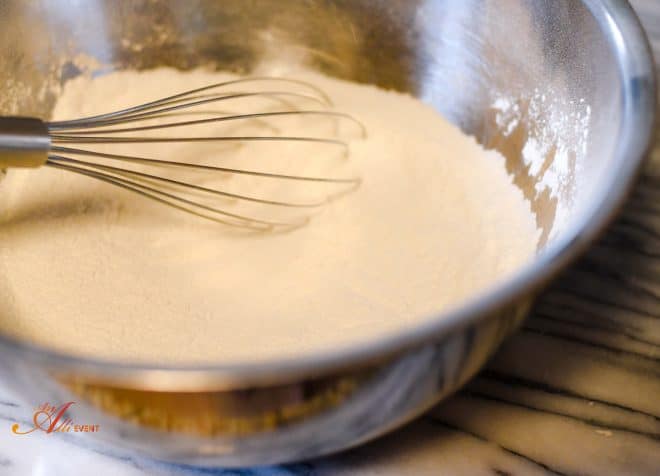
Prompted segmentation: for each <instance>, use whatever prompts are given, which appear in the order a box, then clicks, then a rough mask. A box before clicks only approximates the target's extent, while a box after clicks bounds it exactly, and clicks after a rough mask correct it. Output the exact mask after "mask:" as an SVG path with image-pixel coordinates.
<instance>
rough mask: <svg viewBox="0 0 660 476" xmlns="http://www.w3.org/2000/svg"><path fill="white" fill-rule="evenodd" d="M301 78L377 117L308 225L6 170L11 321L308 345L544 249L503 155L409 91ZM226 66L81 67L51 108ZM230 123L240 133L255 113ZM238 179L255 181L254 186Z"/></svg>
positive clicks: (432, 305) (99, 349) (3, 217)
mask: <svg viewBox="0 0 660 476" xmlns="http://www.w3.org/2000/svg"><path fill="white" fill-rule="evenodd" d="M298 77H300V75H298ZM302 77H304V78H305V79H307V80H309V81H311V82H313V83H314V84H315V85H317V86H319V87H321V88H322V89H324V90H325V91H326V92H327V93H328V95H329V96H330V97H331V98H332V99H333V100H334V102H335V105H336V109H337V110H340V111H343V112H348V113H350V114H352V115H354V116H355V117H357V118H359V119H360V120H361V121H362V122H363V123H364V124H365V125H366V127H367V129H368V131H369V135H368V138H367V139H366V140H359V139H357V138H353V139H352V140H351V142H350V156H349V158H348V160H342V159H334V160H335V161H337V160H338V162H337V163H338V164H339V165H336V167H338V171H339V172H341V173H345V174H349V175H350V174H357V175H359V176H361V177H362V179H363V182H362V185H361V187H360V188H359V189H358V190H356V191H354V192H353V193H351V194H349V195H347V196H345V197H342V198H341V199H339V200H335V201H333V202H332V203H330V204H328V205H327V206H325V207H323V208H322V209H321V210H320V211H319V212H318V213H316V214H315V216H313V218H312V220H311V222H310V223H309V224H308V225H306V226H304V227H302V228H300V229H297V230H294V231H291V232H288V233H253V234H249V233H247V234H246V233H237V232H236V230H231V229H228V228H227V227H223V226H221V225H217V224H213V223H210V222H206V221H202V220H199V219H197V218H195V217H189V216H186V215H183V214H181V213H179V212H176V211H172V210H170V209H168V208H166V207H163V206H161V205H158V204H156V203H153V202H151V201H149V200H147V199H144V198H141V197H139V196H137V195H134V194H132V193H130V192H127V191H123V190H121V189H118V188H116V187H112V186H110V185H107V184H104V183H101V182H98V181H95V180H92V179H89V178H85V177H80V176H76V175H74V174H70V173H65V172H62V171H58V170H53V169H47V168H42V169H39V170H10V171H8V172H7V175H6V176H5V177H4V179H1V180H0V230H1V234H2V236H1V245H0V316H1V317H0V331H1V332H4V333H8V334H10V335H12V336H15V337H18V338H20V339H23V340H27V341H30V342H33V343H37V344H40V345H44V346H46V347H49V348H55V349H59V350H62V351H65V352H71V353H76V354H84V355H90V356H96V357H102V358H113V359H125V360H141V361H145V360H146V361H156V362H159V363H162V362H173V363H192V362H235V361H239V360H240V361H246V360H250V361H255V360H262V359H268V358H273V357H292V356H301V355H305V354H308V353H316V352H324V351H329V350H331V349H337V348H341V347H344V346H349V345H354V344H356V343H361V342H367V341H372V340H374V339H379V338H381V337H383V336H386V335H390V334H392V333H396V332H397V331H400V330H402V329H405V328H409V327H411V326H414V325H416V324H419V323H420V322H422V321H424V320H427V319H430V318H433V317H434V316H435V317H437V315H438V313H440V312H442V311H443V310H447V309H448V308H451V307H453V306H456V305H458V304H460V303H461V301H462V300H464V299H466V298H468V297H470V296H473V295H475V293H477V292H480V291H484V290H485V289H486V288H487V287H489V286H491V285H493V284H494V283H495V282H496V281H498V280H501V279H503V278H504V277H506V276H507V275H509V274H510V273H512V272H513V271H515V270H516V269H517V268H519V267H520V266H521V265H522V264H524V263H525V262H526V261H527V260H529V259H530V258H531V257H532V256H533V254H534V253H535V249H536V244H537V240H538V236H539V232H538V230H537V228H536V224H535V219H534V216H533V215H532V213H531V211H530V206H529V203H528V202H526V201H525V199H524V198H523V194H522V193H521V191H520V190H518V189H517V188H516V187H515V186H514V185H513V184H512V180H511V177H510V176H508V175H507V172H506V170H505V164H504V158H503V157H502V156H500V155H499V154H498V153H497V152H494V151H486V150H484V149H483V148H481V147H480V146H479V145H478V144H477V143H476V142H475V140H474V139H473V138H470V137H468V136H465V135H464V134H463V133H461V132H460V131H459V130H458V129H457V128H456V127H454V126H453V125H451V124H449V123H448V122H447V121H445V120H444V119H443V118H442V117H440V116H439V115H438V114H437V113H436V112H435V111H434V110H432V109H431V108H430V107H428V106H425V105H423V104H422V103H420V102H419V101H417V100H416V99H413V98H412V97H410V96H407V95H403V94H398V93H394V92H388V91H384V90H380V89H377V88H375V87H370V86H362V85H356V84H351V83H348V82H342V81H338V80H334V79H330V78H327V77H323V76H319V75H314V74H311V73H310V74H304V75H302ZM226 78H227V75H225V74H222V73H217V72H207V71H201V70H200V71H192V72H177V71H174V70H168V69H160V70H154V71H146V72H117V73H111V74H107V75H104V76H100V77H96V78H93V79H92V78H89V77H84V76H81V77H78V78H76V79H74V80H71V81H69V82H68V83H67V84H66V85H65V87H64V90H63V93H62V95H61V97H60V99H59V101H58V103H57V105H56V108H55V111H54V119H71V118H77V117H81V116H87V115H91V114H95V113H102V112H107V111H111V110H115V109H117V108H120V107H126V106H129V105H134V104H138V103H142V102H144V101H146V100H151V99H156V98H159V97H161V96H164V95H168V94H173V93H176V92H180V91H182V90H187V89H190V88H192V87H196V86H203V85H206V84H209V83H216V82H219V81H221V80H223V79H226ZM239 104H240V103H237V104H236V105H234V106H233V107H234V108H238V111H239V112H241V109H240V107H241V106H239ZM223 107H224V106H223ZM246 112H247V111H246ZM310 122H313V121H303V122H302V123H300V124H298V126H297V127H299V128H302V129H299V130H298V132H299V134H298V135H300V134H301V133H302V134H304V133H305V132H306V131H305V129H304V128H305V127H306V124H307V125H309V124H310ZM257 126H258V127H262V125H259V124H257ZM217 127H218V128H220V127H225V129H219V130H218V131H217V132H223V133H225V134H227V133H228V132H229V133H232V134H235V135H242V134H247V133H250V132H251V133H252V134H254V133H255V131H254V130H251V131H248V130H247V129H245V130H242V129H243V128H250V127H252V128H254V127H256V126H255V124H245V125H236V124H233V125H231V127H229V126H219V125H218V126H217ZM228 127H229V128H228ZM273 130H276V129H273ZM122 147H123V149H120V152H121V153H128V154H131V153H132V154H134V155H139V154H140V153H141V150H137V149H136V148H135V147H132V146H130V145H129V146H122ZM150 147H151V148H150V149H149V153H150V155H151V156H152V157H153V156H155V157H157V158H162V159H165V160H187V161H201V162H204V161H205V160H206V161H207V162H209V163H215V164H218V163H220V164H222V163H223V161H227V162H231V161H234V163H235V162H236V161H237V160H244V159H245V160H248V159H249V160H252V161H253V162H252V165H253V166H254V164H258V165H259V167H261V168H265V169H268V168H269V167H270V166H273V167H274V168H277V167H276V166H277V164H278V161H282V160H283V157H284V156H287V153H285V152H284V150H285V149H279V148H277V147H284V148H286V147H292V146H289V145H286V144H284V145H273V144H270V145H268V144H266V145H257V146H254V147H252V146H247V147H241V148H235V147H234V148H232V147H226V146H223V147H224V149H221V150H219V146H218V145H215V146H212V145H208V144H206V145H204V144H181V145H176V146H173V145H172V144H165V145H156V146H153V145H152V146H150ZM214 147H215V149H214ZM97 149H98V147H97ZM115 151H116V149H115ZM289 152H290V151H289ZM236 154H239V155H240V156H237V155H236ZM319 154H321V152H319ZM314 163H315V160H313V159H312V158H310V157H309V156H308V155H306V154H305V155H303V156H302V157H300V154H298V156H297V157H295V160H294V163H288V165H287V166H288V167H290V168H291V169H292V170H294V171H295V172H299V173H305V172H306V171H307V170H308V169H309V168H311V167H313V166H314V165H313V164H314ZM253 168H255V167H253ZM213 180H217V181H219V182H220V183H222V184H227V183H232V179H231V178H227V177H220V178H217V179H212V178H208V179H207V181H208V182H210V183H212V182H213ZM251 188H253V189H254V190H252V189H251ZM239 189H240V190H241V191H242V192H246V193H247V192H254V193H255V194H257V192H259V191H260V189H259V186H258V184H256V183H251V182H245V183H242V184H240V186H239Z"/></svg>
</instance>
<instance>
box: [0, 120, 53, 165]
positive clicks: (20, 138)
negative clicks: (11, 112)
mask: <svg viewBox="0 0 660 476" xmlns="http://www.w3.org/2000/svg"><path fill="white" fill-rule="evenodd" d="M49 150H50V136H49V135H48V127H47V126H46V124H45V123H44V122H43V121H42V120H40V119H35V118H32V117H6V116H5V117H2V116H0V169H4V168H9V167H20V168H24V167H40V166H42V165H44V164H45V163H46V160H47V159H48V151H49Z"/></svg>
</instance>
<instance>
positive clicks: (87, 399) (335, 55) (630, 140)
mask: <svg viewBox="0 0 660 476" xmlns="http://www.w3.org/2000/svg"><path fill="white" fill-rule="evenodd" d="M253 3H254V2H253ZM0 26H1V27H2V28H0V32H1V33H0V35H4V37H3V38H2V39H3V40H4V41H3V42H1V43H0V45H1V46H0V81H2V84H3V86H4V87H3V91H4V93H3V94H2V95H1V96H0V115H3V116H27V117H37V118H42V119H44V120H46V121H48V123H49V125H50V126H51V128H50V130H49V134H50V135H51V136H52V137H53V138H54V139H53V141H52V142H51V144H50V152H48V157H49V158H48V159H47V160H48V163H49V164H50V167H42V168H39V169H24V170H18V169H15V168H9V169H8V170H7V171H6V172H3V173H2V176H0V177H1V178H0V229H1V230H2V233H1V234H0V242H1V244H0V350H1V351H2V356H3V364H2V366H0V369H1V375H2V380H3V382H4V383H5V384H6V385H8V386H11V387H13V388H14V389H15V390H16V392H17V394H18V395H19V396H21V397H22V398H24V399H25V401H26V402H27V403H28V404H31V405H34V406H37V405H39V404H43V403H44V402H51V403H52V402H70V401H74V402H76V403H75V404H74V405H73V406H72V407H71V408H70V413H71V416H72V417H74V418H75V419H76V420H79V421H88V422H94V423H96V424H99V425H100V430H99V431H98V432H96V433H94V434H93V435H92V436H90V435H86V436H87V437H93V438H95V439H98V440H99V441H101V440H102V441H105V442H106V444H108V443H109V444H111V445H112V446H114V447H116V448H120V449H121V448H123V449H127V450H138V451H139V452H141V453H143V454H146V455H149V456H152V457H155V458H159V459H165V460H170V461H177V462H185V463H191V464H202V465H224V466H243V465H253V464H267V463H276V462H284V461H293V460H300V459H304V458H309V457H314V456H319V455H322V454H327V453H331V452H334V451H339V450H341V449H344V448H347V447H350V446H353V445H356V444H359V443H361V442H363V441H367V440H369V439H372V438H374V437H376V436H378V435H380V434H382V433H384V432H386V431H388V430H390V429H393V428H395V427H397V426H399V425H401V424H402V423H404V422H406V421H408V420H410V419H411V418H413V417H414V416H416V415H418V414H420V413H421V412H423V411H424V410H425V409H427V408H428V407H429V406H430V405H432V404H434V403H435V402H437V401H439V400H440V399H442V398H443V397H444V396H446V395H448V394H449V393H451V392H452V391H455V390H456V389H457V388H459V387H460V386H461V385H462V384H463V383H464V382H465V381H466V380H467V379H468V378H470V377H471V376H472V375H474V373H475V372H476V371H477V370H478V369H479V368H480V367H481V366H482V365H483V364H484V362H485V361H486V359H487V358H488V356H489V355H491V354H492V352H493V351H494V350H495V349H496V348H497V346H498V345H499V343H500V342H501V341H502V340H503V339H504V338H505V337H506V336H507V335H509V334H510V333H511V332H512V331H513V330H514V329H515V328H516V327H517V326H518V325H519V324H520V322H521V320H522V319H523V318H524V315H525V313H526V311H527V310H528V309H529V306H530V304H531V301H532V299H533V297H534V294H535V293H536V292H537V291H538V290H539V289H540V288H541V287H542V285H543V284H544V283H546V282H547V281H548V280H549V279H550V278H551V277H552V276H553V275H554V273H556V272H557V271H558V270H559V269H561V267H563V266H565V265H566V263H567V262H569V261H570V260H571V259H573V258H574V257H575V256H577V255H578V254H579V253H580V252H581V251H582V250H583V249H584V247H585V246H586V245H587V244H588V243H589V242H590V241H591V240H593V239H594V237H595V236H596V234H597V233H598V232H599V231H600V230H601V229H602V228H603V226H604V225H605V224H606V222H607V221H608V220H609V219H610V218H611V217H612V215H613V214H614V213H615V211H616V209H617V207H618V206H619V205H620V203H621V202H622V200H623V198H624V197H625V193H626V191H627V189H628V188H629V187H630V185H631V183H632V182H633V179H634V176H635V173H636V171H637V170H638V168H639V165H640V163H641V160H642V157H643V155H644V152H645V149H646V147H647V145H648V143H649V140H650V135H651V127H652V122H653V108H652V106H651V105H652V104H654V102H653V100H652V98H654V94H655V85H654V82H653V73H652V66H651V60H650V55H649V53H648V48H647V45H646V41H645V39H644V37H643V34H642V33H641V30H640V27H639V25H638V22H637V20H636V18H635V17H634V15H633V14H632V11H631V9H630V8H629V7H628V6H627V4H625V3H622V2H608V1H605V2H596V1H586V0H585V1H583V2H574V1H557V0H553V1H550V0H549V1H541V0H538V1H532V2H527V1H525V2H523V1H511V2H496V1H495V0H492V1H486V2H483V1H480V2H479V4H478V5H477V4H476V2H472V1H460V2H459V1H449V0H446V1H442V0H437V1H432V0H429V1H412V2H394V4H393V2H385V1H366V0H364V1H357V2H339V1H338V2H302V1H294V0H287V1H284V2H270V1H265V0H264V1H258V2H257V4H251V7H250V9H249V10H247V9H246V6H245V4H244V2H240V1H238V0H236V1H234V0H230V1H227V2H222V3H218V2H210V1H209V2H203V1H200V2H194V4H192V3H191V4H186V5H182V4H181V2H167V1H157V2H153V3H150V4H149V5H148V6H144V5H137V4H135V2H129V1H126V2H104V1H94V2H88V3H86V4H85V6H84V8H81V7H80V6H79V5H78V6H77V7H75V8H74V5H73V4H72V5H70V6H67V4H66V3H65V4H64V6H63V4H62V2H55V1H49V0H43V1H40V2H35V3H33V4H31V5H25V4H24V2H7V4H6V8H4V9H3V11H2V16H0ZM35 29H37V30H38V31H42V32H44V34H43V35H40V36H39V37H36V38H34V37H33V35H32V34H31V32H32V31H35ZM27 39H29V40H30V41H25V40H27ZM17 50H20V51H19V53H20V54H19V55H17V54H16V52H17ZM264 76H268V77H280V78H287V79H288V80H293V81H289V82H288V83H287V84H286V85H284V84H281V85H275V83H273V82H271V81H270V80H260V81H259V80H250V81H243V80H242V79H241V80H240V81H239V82H237V83H236V82H231V81H235V80H236V79H237V78H245V77H251V78H255V77H260V78H263V77H264ZM228 81H229V82H230V83H229V85H228V86H227V88H226V89H223V90H221V91H220V92H218V91H213V92H212V93H211V92H209V91H205V92H200V94H198V96H199V97H195V99H194V100H195V101H197V100H199V101H200V102H203V104H199V105H196V107H195V108H185V110H182V109H171V110H167V111H157V112H156V115H157V116H158V117H155V118H154V117H149V118H148V122H147V124H146V127H147V128H146V129H145V128H144V126H145V123H144V121H143V122H140V123H137V124H132V125H131V127H134V126H140V127H142V128H141V129H140V131H139V132H135V131H132V132H127V133H123V132H119V133H118V132H116V131H115V132H108V131H109V130H110V129H113V128H114V129H116V128H118V127H124V125H123V124H119V125H118V124H104V125H103V127H101V128H100V129H99V128H96V131H94V130H93V129H92V130H91V132H89V131H87V132H85V131H83V133H81V130H80V129H76V128H75V127H74V128H73V129H71V128H68V130H67V131H66V132H62V130H60V131H59V132H58V131H57V130H56V129H57V125H58V124H59V125H62V121H66V120H71V119H74V118H78V117H88V116H95V115H98V114H103V113H106V112H109V111H112V110H117V109H122V108H126V107H130V106H134V105H136V104H141V103H144V102H146V101H153V100H155V99H158V98H160V97H167V96H171V95H173V94H177V93H179V92H181V91H187V90H191V89H195V88H200V87H204V86H206V85H208V84H215V83H227V82H228ZM285 82H286V81H282V83H285ZM309 85H312V88H310V87H309ZM254 93H256V94H254ZM212 94H215V96H209V95H212ZM219 96H222V97H223V98H224V99H223V100H222V101H217V100H216V99H217V98H218V97H219ZM227 96H232V99H231V100H225V99H226V97H227ZM328 98H329V99H331V102H332V105H330V102H329V101H327V100H326V99H328ZM415 98H417V99H415ZM238 99H240V100H238ZM204 101H206V102H204ZM284 112H286V113H287V114H281V113H284ZM290 112H296V114H288V113H290ZM299 112H305V113H304V114H299ZM314 112H316V113H314ZM438 113H440V114H442V116H444V118H446V119H447V120H448V121H447V120H445V119H443V118H442V117H441V116H440V115H439V114H438ZM246 115H248V116H247V117H246ZM238 116H240V118H239V119H237V120H222V121H219V120H217V119H218V118H227V117H238ZM125 119H126V116H123V119H122V120H125ZM142 119H144V118H142ZM206 119H213V120H209V121H207V120H206ZM149 121H150V122H149ZM172 122H186V129H185V132H186V134H190V135H187V137H188V138H190V137H192V136H194V137H225V138H231V140H222V141H189V140H183V141H182V140H176V141H167V140H158V141H153V140H150V141H146V142H145V141H144V140H140V141H138V142H139V143H135V142H134V141H131V140H125V141H119V143H118V142H117V141H112V142H113V143H111V144H107V143H106V142H108V141H90V142H92V143H85V144H80V142H81V141H84V140H85V137H87V138H89V137H95V136H96V137H98V136H99V134H98V133H99V131H102V132H105V133H109V134H116V135H117V136H120V137H124V138H131V137H135V134H139V135H140V138H142V139H144V137H145V134H147V135H148V136H149V137H150V138H154V137H156V138H158V139H168V138H175V139H181V136H179V135H177V133H175V132H174V131H173V129H176V128H167V129H162V126H163V125H164V124H169V123H172ZM69 124H70V123H69ZM78 125H79V124H78ZM151 126H155V127H153V128H151ZM188 127H194V129H189V128H188ZM363 129H366V134H365V133H364V132H365V131H364V130H363ZM72 131H73V132H72ZM67 136H68V137H69V139H71V137H72V136H74V137H73V140H71V141H70V143H68V144H66V143H63V142H64V141H66V140H69V139H65V137H67ZM468 136H472V137H474V138H476V141H475V140H474V139H473V138H471V137H468ZM254 137H259V138H268V140H252V139H247V140H246V138H254ZM292 137H299V138H306V139H310V138H322V139H323V140H322V141H310V140H302V141H293V140H276V138H288V139H290V138H292ZM58 141H59V142H58ZM72 142H77V143H76V144H73V143H72ZM81 149H83V150H84V152H81ZM89 149H91V150H92V152H90V150H89ZM128 156H130V157H139V158H147V159H150V160H162V161H165V162H167V163H164V164H163V163H160V162H159V163H157V164H156V165H158V167H159V171H158V174H157V177H156V178H154V176H153V175H154V174H153V173H152V172H147V170H146V169H147V168H148V167H150V166H152V165H154V163H153V162H148V161H147V162H145V161H137V162H135V161H133V162H131V163H130V164H127V161H126V160H124V159H118V157H124V158H125V157H128ZM117 161H120V162H121V167H122V170H117V163H116V162H117ZM172 161H176V162H179V163H183V164H186V165H188V166H186V167H184V168H182V167H178V166H172V164H171V162H172ZM84 163H92V166H91V168H90V166H88V165H84ZM4 164H5V165H11V166H15V165H16V164H15V163H13V162H12V163H9V160H8V159H5V162H4ZM191 164H192V165H193V166H192V167H190V166H189V165H191ZM67 167H69V169H68V170H63V169H66V168H67ZM72 167H73V168H74V169H76V170H71V168H72ZM126 167H129V168H130V170H128V171H126V170H125V168H126ZM80 168H83V169H84V170H85V171H87V172H89V171H90V170H92V172H93V173H86V174H85V173H82V174H81V173H80V172H81V171H80V170H79V169H80ZM237 170H258V171H259V172H260V173H263V175H259V174H252V175H251V174H240V173H236V171H237ZM67 172H68V173H67ZM71 172H76V173H71ZM146 174H149V175H148V176H147V175H146ZM108 175H111V176H112V177H113V179H112V180H113V181H114V183H113V184H110V183H107V182H108V180H105V181H104V180H100V179H99V178H100V177H102V178H106V179H107V176H108ZM273 176H275V177H276V178H277V180H271V179H273ZM291 176H298V177H308V178H309V177H317V178H323V179H329V180H325V181H323V180H320V181H316V182H314V181H309V183H307V182H305V181H302V180H301V181H297V182H296V183H292V182H289V181H287V180H284V177H291ZM137 179H139V185H140V186H141V187H142V188H141V189H140V190H141V191H142V192H144V191H145V189H146V188H148V187H150V188H155V189H156V190H157V191H164V192H165V193H166V194H170V195H175V196H179V195H178V194H179V193H181V188H180V183H179V182H181V183H184V184H185V186H186V187H187V186H188V185H191V184H192V185H193V186H194V187H197V188H194V187H193V188H192V189H191V188H185V189H184V191H185V193H186V194H189V195H186V199H187V200H188V201H189V202H192V203H194V204H199V203H202V204H203V205H204V206H206V205H208V204H209V202H207V201H205V200H210V195H213V197H212V199H213V202H212V203H213V204H212V207H213V208H214V209H221V210H222V211H223V212H228V213H230V214H231V216H229V215H227V214H225V215H224V216H223V218H222V220H220V221H226V218H227V217H228V216H229V218H230V220H229V221H230V223H216V222H212V221H208V220H203V219H201V218H200V217H198V216H194V215H193V214H190V213H188V214H184V213H178V212H177V210H173V209H172V207H171V206H170V207H167V206H163V204H162V203H159V202H158V201H156V200H153V199H152V200H148V199H146V198H144V197H143V196H141V195H140V194H136V193H135V190H127V189H126V188H127V187H121V186H120V187H117V183H119V184H123V185H127V183H129V182H131V183H132V182H134V181H136V180H137ZM128 188H130V187H128ZM209 191H215V192H217V191H220V192H221V193H220V194H217V193H210V192H209ZM142 195H144V194H142ZM162 196H163V195H160V197H162ZM245 197H249V198H252V199H255V198H256V200H245ZM275 202H276V203H275ZM178 203H179V204H180V203H181V202H178ZM291 204H295V205H308V206H284V205H291ZM320 205H322V206H320ZM207 208H208V207H207ZM203 210H205V212H204V213H206V211H208V209H203ZM196 211H199V209H196ZM237 217H240V218H237ZM246 217H247V218H246ZM216 218H217V217H216ZM273 223H276V224H279V225H284V226H272V225H273ZM236 225H240V226H236ZM246 225H247V226H246Z"/></svg>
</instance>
